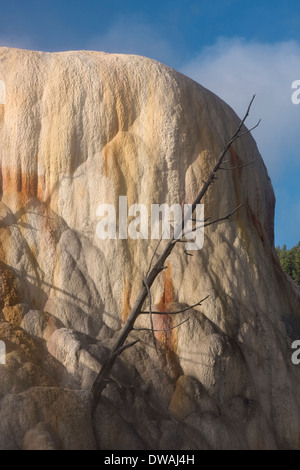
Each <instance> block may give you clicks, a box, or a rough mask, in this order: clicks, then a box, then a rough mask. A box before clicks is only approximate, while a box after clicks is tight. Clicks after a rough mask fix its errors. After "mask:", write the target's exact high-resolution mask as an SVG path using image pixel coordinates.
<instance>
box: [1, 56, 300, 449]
mask: <svg viewBox="0 0 300 470" xmlns="http://www.w3.org/2000/svg"><path fill="white" fill-rule="evenodd" d="M0 80H2V82H3V83H4V85H5V90H3V86H2V95H3V96H2V99H1V104H0V160H1V168H0V193H1V201H0V309H1V310H0V311H1V316H0V340H2V341H4V342H5V345H6V353H7V354H6V364H5V365H0V448H1V449H95V448H100V449H178V450H180V449H295V448H299V446H300V398H299V397H300V368H299V367H300V366H298V367H297V366H295V365H293V364H292V361H291V355H292V350H291V344H292V341H293V340H294V339H300V324H299V307H300V295H299V290H298V289H297V288H296V286H295V284H294V283H293V282H292V281H291V280H290V279H288V278H287V277H286V276H285V275H284V273H283V272H282V270H281V268H280V265H279V261H278V259H277V256H276V253H275V250H274V240H273V219H274V204H275V200H274V194H273V190H272V185H271V182H270V179H269V177H268V174H267V170H266V168H265V166H264V163H263V161H262V158H261V156H260V154H259V152H258V149H257V147H256V144H255V141H254V140H253V138H252V136H251V135H246V136H244V137H243V138H242V139H239V140H238V141H237V142H235V143H234V145H233V147H232V148H231V150H230V152H229V154H228V157H227V163H226V165H227V166H228V167H234V166H241V165H242V164H244V163H247V162H250V161H251V160H253V159H256V160H255V162H254V163H253V164H252V165H250V166H247V167H245V168H242V169H241V168H240V169H236V170H234V171H222V172H220V174H219V180H217V181H216V182H215V183H214V185H213V187H212V188H211V189H210V190H209V192H208V193H207V194H206V196H205V199H204V201H203V202H204V204H205V216H206V217H212V218H217V217H220V216H222V215H224V214H227V213H228V212H230V211H231V210H233V209H234V208H235V207H237V206H238V205H240V204H245V205H244V207H243V208H242V209H240V211H239V212H238V213H237V214H235V215H234V217H233V218H232V219H231V220H230V221H227V222H226V223H223V224H217V225H214V226H213V227H210V228H207V229H205V239H204V246H203V249H201V250H199V251H194V252H193V255H194V256H193V257H190V256H187V255H186V254H185V253H184V247H183V246H182V244H178V246H177V247H176V248H175V250H174V252H173V253H172V254H171V256H170V258H169V260H168V267H167V269H166V270H165V271H164V272H163V273H162V274H161V275H160V278H159V279H158V280H157V281H156V283H155V284H154V285H153V287H152V290H151V293H152V298H153V304H155V305H156V307H155V308H156V310H159V311H160V312H163V313H164V314H163V315H155V316H154V326H155V328H156V329H164V328H171V327H172V326H174V325H175V324H176V323H179V322H180V321H182V320H184V319H185V318H186V315H184V314H179V315H176V316H174V315H173V316H172V315H170V314H169V313H168V312H170V311H174V310H179V309H180V308H181V307H183V308H184V307H185V306H187V305H192V304H195V303H197V302H198V301H199V300H200V299H202V298H204V297H206V296H208V295H209V297H208V299H207V300H206V301H205V302H204V303H203V304H202V305H201V306H199V307H196V308H195V309H193V310H192V311H191V312H189V317H190V319H189V321H188V322H186V323H184V324H183V325H182V326H181V327H180V328H178V329H173V330H169V331H168V332H157V333H156V336H157V341H158V354H157V353H156V352H155V349H154V347H153V344H152V341H151V335H150V334H149V333H148V332H137V331H135V332H132V334H131V335H130V339H135V338H140V342H139V343H138V344H137V345H136V346H135V347H134V348H132V349H130V350H127V351H126V352H125V353H124V354H123V355H122V356H120V357H119V358H118V360H117V362H116V364H115V367H114V369H113V373H112V379H111V381H110V383H109V384H108V386H107V387H106V389H105V392H104V396H103V399H102V400H101V402H100V403H99V405H98V408H97V410H96V413H95V415H94V417H93V419H92V417H91V408H90V402H89V395H88V390H89V387H90V386H91V383H92V381H93V379H94V378H95V375H96V374H97V372H98V371H99V370H100V368H101V364H102V363H103V360H104V359H105V357H106V355H107V353H108V350H109V347H110V346H111V344H112V343H113V341H114V339H115V337H116V335H117V334H118V331H119V330H120V328H121V327H122V325H123V323H124V321H125V320H126V318H127V316H128V314H129V312H130V308H131V306H132V305H133V302H134V300H135V297H136V296H137V294H138V292H139V289H140V288H141V286H142V281H143V278H144V276H145V273H146V271H147V269H148V265H149V262H150V260H151V257H152V254H153V250H154V248H155V246H156V244H157V240H153V241H151V240H147V239H138V240H133V239H130V238H128V239H127V240H119V239H118V237H117V239H116V240H100V239H99V238H98V237H97V234H96V228H97V224H98V223H99V221H100V219H99V217H98V216H97V208H98V206H99V205H100V204H104V203H107V204H113V205H114V206H115V207H116V208H118V201H119V196H127V198H128V206H131V205H132V204H138V203H141V204H144V205H145V206H146V207H147V208H148V209H149V211H150V206H151V204H163V203H166V204H170V205H171V204H180V205H182V204H185V203H191V202H192V201H193V199H194V198H195V196H196V195H197V193H198V191H199V188H200V186H201V181H202V180H205V179H206V177H207V176H208V174H209V172H210V171H211V169H212V166H213V164H214V162H215V161H216V157H217V155H218V154H219V152H220V151H221V150H222V148H223V146H224V144H225V143H226V141H227V140H228V139H229V138H230V136H231V135H232V133H233V131H234V130H235V129H236V127H237V125H238V123H239V118H238V117H237V116H236V115H235V113H234V112H233V111H232V109H231V108H230V107H229V106H228V105H227V104H226V103H224V102H223V101H222V100H221V99H219V98H218V97H217V96H215V95H214V94H212V93H211V92H209V91H208V90H206V89H205V88H203V87H201V86H200V85H199V84H197V83H195V82H193V81H192V80H190V79H189V78H187V77H185V76H184V75H182V74H180V73H178V72H176V71H174V70H172V69H170V68H168V67H166V66H165V65H163V64H160V63H158V62H155V61H153V60H150V59H147V58H144V57H138V56H132V55H120V54H106V53H103V52H87V51H84V52H82V51H79V52H63V53H42V52H33V51H24V50H17V49H9V48H0ZM4 92H5V93H4ZM117 214H118V210H117ZM131 219H132V218H131ZM129 222H130V218H129ZM117 228H118V227H117ZM164 243H165V242H164V241H163V242H162V244H161V248H160V249H162V247H163V245H164ZM138 326H139V327H144V326H149V318H148V316H147V315H142V316H140V319H139V321H138Z"/></svg>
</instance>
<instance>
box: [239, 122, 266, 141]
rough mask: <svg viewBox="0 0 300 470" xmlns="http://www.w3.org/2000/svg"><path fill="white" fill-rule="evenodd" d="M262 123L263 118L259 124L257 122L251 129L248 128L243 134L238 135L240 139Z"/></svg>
mask: <svg viewBox="0 0 300 470" xmlns="http://www.w3.org/2000/svg"><path fill="white" fill-rule="evenodd" d="M260 123H261V119H260V120H259V121H258V122H257V124H255V126H253V127H251V129H247V130H246V131H245V132H242V133H241V134H239V135H238V137H237V138H238V139H239V138H240V137H243V136H244V135H246V134H250V132H252V131H254V129H256V128H257V127H258V126H259V125H260Z"/></svg>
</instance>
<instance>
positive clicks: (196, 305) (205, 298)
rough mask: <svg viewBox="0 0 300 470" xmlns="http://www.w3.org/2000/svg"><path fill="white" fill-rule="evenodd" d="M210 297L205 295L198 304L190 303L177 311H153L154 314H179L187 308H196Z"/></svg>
mask: <svg viewBox="0 0 300 470" xmlns="http://www.w3.org/2000/svg"><path fill="white" fill-rule="evenodd" d="M208 297H209V295H207V296H206V297H204V299H202V300H200V301H199V302H197V303H196V304H194V305H190V306H188V307H185V308H183V309H182V310H176V311H175V312H172V311H171V312H153V311H152V313H153V314H155V315H166V314H170V315H177V314H178V313H183V312H186V311H187V310H191V309H192V308H195V307H198V306H199V305H201V304H202V303H203V302H204V301H205V300H207V299H208ZM141 314H149V312H145V311H143V312H141Z"/></svg>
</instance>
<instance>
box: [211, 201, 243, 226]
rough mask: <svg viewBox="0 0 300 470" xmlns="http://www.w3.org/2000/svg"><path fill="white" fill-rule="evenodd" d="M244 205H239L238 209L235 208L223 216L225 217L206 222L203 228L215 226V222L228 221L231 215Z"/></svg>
mask: <svg viewBox="0 0 300 470" xmlns="http://www.w3.org/2000/svg"><path fill="white" fill-rule="evenodd" d="M244 205H245V203H244V204H241V205H239V206H238V207H236V208H235V209H234V210H233V211H232V212H230V213H229V214H227V215H225V217H220V218H219V219H215V220H212V221H211V222H207V223H206V224H204V227H208V226H209V225H212V224H216V223H217V222H222V221H224V220H228V219H229V218H230V217H231V216H232V215H233V214H235V213H236V212H237V211H238V210H239V209H240V208H241V207H243V206H244Z"/></svg>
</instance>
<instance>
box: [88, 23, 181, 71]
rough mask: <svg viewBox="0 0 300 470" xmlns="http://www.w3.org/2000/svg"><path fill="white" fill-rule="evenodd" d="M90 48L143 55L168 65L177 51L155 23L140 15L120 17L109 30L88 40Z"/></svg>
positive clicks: (174, 58)
mask: <svg viewBox="0 0 300 470" xmlns="http://www.w3.org/2000/svg"><path fill="white" fill-rule="evenodd" d="M88 48H89V49H96V50H102V51H104V52H117V53H123V54H137V55H143V56H145V57H150V58H152V59H156V60H158V61H161V62H164V63H166V64H167V65H169V64H171V63H172V62H173V61H175V60H176V51H174V49H173V47H172V45H171V44H169V42H168V40H166V39H165V37H164V36H163V35H162V34H161V33H160V32H158V30H157V28H156V27H155V26H154V25H151V24H150V23H148V22H146V21H145V20H144V19H143V18H142V17H140V16H139V15H135V16H134V15H131V16H130V18H126V17H124V16H121V17H119V19H118V20H117V21H116V22H114V23H113V25H112V26H111V27H110V29H109V30H108V31H107V32H105V33H104V34H100V35H97V36H94V37H92V38H91V39H90V40H89V42H88Z"/></svg>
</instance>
